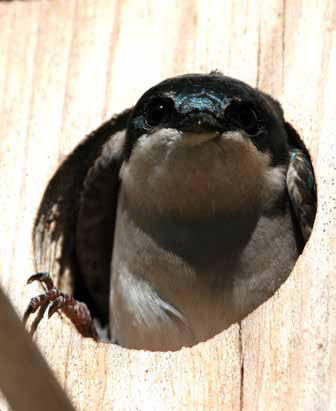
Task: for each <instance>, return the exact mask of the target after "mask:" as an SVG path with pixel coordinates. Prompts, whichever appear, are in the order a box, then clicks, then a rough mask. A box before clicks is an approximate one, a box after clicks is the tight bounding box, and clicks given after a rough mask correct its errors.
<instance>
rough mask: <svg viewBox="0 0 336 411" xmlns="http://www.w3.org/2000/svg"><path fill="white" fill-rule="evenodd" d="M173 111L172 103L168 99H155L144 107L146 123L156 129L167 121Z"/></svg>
mask: <svg viewBox="0 0 336 411" xmlns="http://www.w3.org/2000/svg"><path fill="white" fill-rule="evenodd" d="M173 110H174V102H173V100H172V99H170V98H168V97H156V98H153V99H152V100H150V102H149V103H148V105H147V107H146V112H145V115H146V123H147V124H148V125H149V126H150V127H156V126H158V125H159V124H161V123H163V122H164V121H166V120H168V119H169V117H170V116H171V114H172V112H173Z"/></svg>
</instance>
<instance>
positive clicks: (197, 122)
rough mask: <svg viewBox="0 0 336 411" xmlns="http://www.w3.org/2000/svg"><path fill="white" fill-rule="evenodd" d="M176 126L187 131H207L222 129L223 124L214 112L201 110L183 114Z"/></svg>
mask: <svg viewBox="0 0 336 411" xmlns="http://www.w3.org/2000/svg"><path fill="white" fill-rule="evenodd" d="M176 128H177V129H178V130H181V131H185V132H194V133H206V132H213V131H221V130H222V129H223V124H221V123H220V122H219V121H218V119H217V118H216V117H215V116H214V115H213V114H210V113H207V112H202V111H201V112H192V113H188V114H186V115H185V116H183V118H182V119H181V120H180V121H179V123H178V125H177V127H176Z"/></svg>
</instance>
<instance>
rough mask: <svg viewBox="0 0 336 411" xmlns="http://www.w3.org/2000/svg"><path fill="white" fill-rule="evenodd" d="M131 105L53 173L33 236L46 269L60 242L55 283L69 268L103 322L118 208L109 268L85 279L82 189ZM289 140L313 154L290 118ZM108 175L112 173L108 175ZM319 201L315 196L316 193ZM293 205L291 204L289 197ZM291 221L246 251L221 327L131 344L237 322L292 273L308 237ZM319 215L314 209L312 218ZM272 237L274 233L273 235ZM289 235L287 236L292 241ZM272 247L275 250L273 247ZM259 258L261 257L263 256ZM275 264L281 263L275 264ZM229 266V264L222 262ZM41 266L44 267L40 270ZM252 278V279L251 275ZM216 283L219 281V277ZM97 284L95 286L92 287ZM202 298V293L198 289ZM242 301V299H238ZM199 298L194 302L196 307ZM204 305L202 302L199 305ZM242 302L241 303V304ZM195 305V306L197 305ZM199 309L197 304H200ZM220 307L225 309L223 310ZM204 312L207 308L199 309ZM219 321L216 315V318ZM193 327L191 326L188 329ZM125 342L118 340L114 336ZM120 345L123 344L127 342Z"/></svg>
mask: <svg viewBox="0 0 336 411" xmlns="http://www.w3.org/2000/svg"><path fill="white" fill-rule="evenodd" d="M128 114H129V111H126V112H125V113H122V114H121V115H120V116H118V117H117V118H116V119H112V120H110V121H108V122H107V123H105V124H103V125H102V126H101V127H100V128H99V129H98V130H96V131H95V132H93V133H92V134H90V135H89V136H88V138H87V139H86V140H84V142H82V143H81V144H80V145H79V146H77V147H76V148H75V150H74V151H73V153H72V154H71V155H70V156H69V157H68V158H67V159H66V160H65V161H64V162H63V164H62V165H61V166H60V167H59V168H58V170H57V171H56V173H55V175H54V176H53V178H52V179H51V180H50V182H49V183H48V186H47V188H46V191H45V193H44V196H43V198H42V201H41V204H40V207H39V210H38V215H37V218H36V221H35V225H34V232H33V240H34V251H35V261H36V265H37V267H39V268H41V265H42V270H44V271H45V267H49V266H50V262H49V261H47V260H48V257H49V255H50V251H49V248H50V247H54V246H56V245H57V247H58V248H59V251H58V253H57V255H59V258H58V264H59V270H58V272H57V273H52V274H53V275H54V276H55V275H56V276H57V279H56V280H57V281H55V284H56V285H58V286H59V285H60V284H62V276H63V274H64V273H65V272H66V271H68V272H70V273H71V280H72V282H73V287H72V293H73V295H74V297H75V298H76V299H78V300H79V301H83V302H85V303H86V304H87V305H88V307H89V309H90V312H91V314H92V316H93V317H94V318H96V319H98V321H99V323H100V324H101V326H102V328H104V327H105V328H106V327H107V326H108V317H109V288H110V274H109V273H110V262H111V257H112V256H111V254H112V247H111V246H110V244H108V243H107V244H106V241H105V239H106V238H113V232H114V220H115V211H112V212H111V215H110V217H109V220H108V221H105V226H106V228H105V232H104V238H101V239H97V241H98V242H100V244H101V246H102V247H105V248H106V250H105V254H104V255H105V261H104V264H103V265H102V266H103V267H104V270H103V271H102V274H101V276H100V277H99V278H94V279H92V281H91V284H90V285H89V286H88V283H87V282H85V281H84V278H83V276H82V274H81V270H80V268H79V264H78V261H77V255H76V225H77V219H78V213H79V207H80V198H81V191H82V187H83V184H84V179H85V177H86V176H87V173H88V170H89V169H90V167H91V166H92V164H93V163H94V161H95V160H96V159H97V157H99V156H100V153H101V150H102V147H103V145H104V144H105V143H106V142H107V141H108V140H109V139H110V136H111V135H112V134H114V133H116V132H118V131H120V130H123V129H124V128H125V127H126V123H127V118H128ZM285 127H286V131H287V135H288V140H289V143H290V144H291V145H294V146H296V147H298V148H299V149H300V150H302V151H303V152H304V153H305V154H306V155H307V156H308V157H309V154H308V152H307V150H306V148H305V146H304V144H303V142H302V140H301V139H300V137H299V136H298V134H297V132H296V131H295V130H294V128H293V127H292V126H291V125H289V124H288V123H286V124H285ZM107 178H108V176H107ZM106 201H107V202H108V201H111V203H108V204H106V206H107V207H108V208H110V209H111V210H114V208H113V206H114V205H115V204H114V203H113V201H115V199H114V200H111V199H107V200H106ZM315 202H316V197H315ZM288 207H291V205H290V204H289V203H288ZM291 211H292V212H291V215H290V219H291V220H292V221H291V222H290V224H291V225H292V226H293V231H294V236H292V238H291V239H289V238H288V239H287V238H286V230H287V229H288V230H290V228H289V227H288V226H286V224H288V223H289V220H288V219H286V218H285V219H284V220H283V224H282V223H281V224H280V225H279V230H283V240H284V241H283V242H282V241H279V238H277V237H276V236H275V237H274V238H273V240H272V239H271V238H265V239H264V240H263V241H262V240H260V241H259V243H258V244H261V245H262V246H261V248H259V249H253V248H252V249H251V250H248V252H246V253H245V255H244V257H243V258H244V265H245V266H246V267H248V266H250V267H251V268H250V270H248V269H247V270H246V269H245V270H242V271H241V272H239V270H238V274H239V275H238V276H236V277H235V278H234V280H232V278H231V279H230V280H229V281H228V282H227V284H226V289H227V290H230V291H229V292H227V293H225V292H224V293H223V294H222V296H221V297H222V298H223V300H225V301H226V302H227V304H228V305H229V306H232V307H233V306H234V307H235V310H234V311H232V312H226V313H225V314H223V317H225V321H224V323H225V325H224V326H223V325H221V326H220V327H219V328H218V327H217V328H216V326H214V327H213V328H212V330H213V331H212V332H208V333H205V334H202V333H201V334H198V335H196V334H194V333H193V331H192V330H191V331H190V330H187V331H186V332H185V330H184V331H182V332H185V334H187V336H186V337H185V338H184V339H182V342H181V343H180V344H179V343H176V342H175V343H172V344H171V343H170V342H169V338H167V341H168V342H167V345H165V344H164V343H163V344H161V348H158V349H157V348H156V347H157V346H156V345H155V344H154V346H151V345H149V346H147V345H146V344H145V345H142V344H140V345H136V344H135V345H134V346H132V347H129V348H141V349H149V350H153V351H167V350H177V349H179V348H181V346H185V345H187V346H192V345H194V344H197V343H198V342H201V341H205V340H207V339H209V338H212V337H213V336H214V335H216V334H218V333H220V332H221V331H223V329H225V328H227V327H229V326H230V325H231V324H232V323H235V322H238V321H241V320H242V319H243V318H244V317H245V316H246V315H248V314H249V313H250V312H251V311H253V310H254V309H255V308H256V307H258V306H259V305H260V304H262V303H263V302H265V301H266V300H267V299H268V298H269V297H270V296H271V295H273V294H274V292H275V291H276V290H277V289H278V288H279V287H280V285H281V284H282V283H283V282H284V281H285V280H286V279H287V277H288V276H289V274H290V272H291V271H292V269H293V267H294V265H295V262H296V260H297V258H298V256H299V255H300V254H301V252H302V250H303V248H304V245H305V241H304V239H303V237H302V235H301V231H300V228H299V224H298V220H297V217H296V215H295V213H294V212H293V210H291ZM314 218H315V214H314V216H313V219H314ZM258 226H259V231H258V232H256V233H254V235H256V236H259V237H260V238H262V236H263V235H264V234H265V232H266V228H267V227H266V226H267V221H264V222H262V221H260V222H259V223H258ZM271 237H272V236H271ZM287 240H288V241H287ZM270 250H271V252H270ZM265 253H266V254H267V255H268V259H265V258H262V256H263V255H264V254H265ZM259 260H260V263H258V261H259ZM275 267H276V269H275ZM223 269H225V268H223ZM39 271H41V270H39ZM247 279H248V281H247ZM214 284H215V283H214ZM92 290H94V291H93V292H92ZM199 298H200V299H202V298H203V297H202V295H199ZM237 301H238V303H237ZM198 303H199V301H198V302H197V301H196V303H195V307H197V305H199V304H198ZM200 306H201V305H200ZM237 307H238V308H237ZM174 309H175V307H173V308H172V309H171V308H168V309H167V310H166V312H165V313H166V315H167V318H168V320H172V322H174V320H176V321H175V330H174V332H176V330H177V332H180V331H181V330H183V329H184V328H185V322H184V318H183V317H179V316H176V314H175V313H174ZM195 309H196V308H195ZM196 312H197V309H196ZM219 312H220V310H219ZM199 315H200V316H201V315H202V312H199ZM216 315H217V314H216V313H214V318H215V317H216ZM212 320H213V318H211V316H209V317H208V318H204V323H205V324H209V323H211V321H212ZM214 321H215V320H214ZM171 331H172V330H171V329H169V327H167V328H166V335H167V337H168V335H169V333H171ZM189 331H190V332H189ZM112 342H116V343H120V342H119V341H112ZM120 345H123V344H122V343H121V344H120Z"/></svg>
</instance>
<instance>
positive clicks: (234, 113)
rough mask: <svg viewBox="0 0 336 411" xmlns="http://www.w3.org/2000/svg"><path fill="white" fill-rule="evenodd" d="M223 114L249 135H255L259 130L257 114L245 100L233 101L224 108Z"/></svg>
mask: <svg viewBox="0 0 336 411" xmlns="http://www.w3.org/2000/svg"><path fill="white" fill-rule="evenodd" d="M225 116H226V118H227V119H228V120H229V121H230V122H231V123H233V124H234V125H235V126H236V127H239V128H240V129H241V130H244V131H245V132H246V133H248V134H250V135H255V134H257V133H258V131H259V127H258V117H257V114H256V112H255V111H254V110H253V108H252V107H251V106H250V105H249V104H248V103H246V102H240V101H233V102H232V103H231V104H230V105H229V107H228V108H227V109H226V110H225Z"/></svg>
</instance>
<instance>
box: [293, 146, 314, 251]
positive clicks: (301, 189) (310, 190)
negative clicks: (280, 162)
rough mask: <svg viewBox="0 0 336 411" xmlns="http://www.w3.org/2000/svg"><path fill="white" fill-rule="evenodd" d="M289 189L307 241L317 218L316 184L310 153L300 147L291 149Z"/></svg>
mask: <svg viewBox="0 0 336 411" xmlns="http://www.w3.org/2000/svg"><path fill="white" fill-rule="evenodd" d="M287 190H288V194H289V198H290V201H291V204H292V207H293V210H294V213H295V216H296V219H297V221H298V223H299V226H300V229H301V233H302V237H303V239H304V242H305V243H306V242H307V241H308V239H309V236H310V233H311V231H312V228H313V224H314V220H315V214H316V207H317V200H316V186H315V178H314V171H313V167H312V164H311V162H310V158H309V155H308V153H307V152H305V151H304V150H301V149H299V148H292V149H291V150H290V159H289V166H288V171H287Z"/></svg>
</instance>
